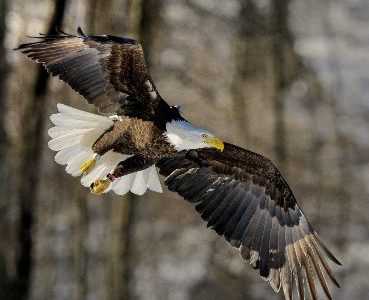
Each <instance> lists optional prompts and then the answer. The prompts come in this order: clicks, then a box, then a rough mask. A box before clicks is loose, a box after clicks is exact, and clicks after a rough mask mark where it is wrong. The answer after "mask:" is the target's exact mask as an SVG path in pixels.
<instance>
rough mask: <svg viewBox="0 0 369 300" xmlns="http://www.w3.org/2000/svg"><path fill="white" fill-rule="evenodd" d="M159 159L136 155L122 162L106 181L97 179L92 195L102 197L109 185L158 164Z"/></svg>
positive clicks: (92, 187) (92, 185)
mask: <svg viewBox="0 0 369 300" xmlns="http://www.w3.org/2000/svg"><path fill="white" fill-rule="evenodd" d="M157 160H158V159H154V158H146V157H144V156H142V155H140V154H136V155H134V156H131V157H129V158H127V159H126V160H123V161H121V162H120V163H119V164H118V165H117V166H116V167H115V168H114V171H113V172H112V173H109V174H108V175H107V176H106V179H96V180H95V181H94V182H93V183H92V184H91V186H90V188H91V193H93V194H96V195H100V194H102V193H103V192H104V191H105V190H106V189H107V188H108V187H109V185H110V184H111V183H112V182H113V181H114V180H115V179H117V178H119V177H122V176H125V175H128V174H131V173H135V172H138V171H141V170H144V169H146V168H148V167H150V166H152V165H153V164H155V163H156V162H157Z"/></svg>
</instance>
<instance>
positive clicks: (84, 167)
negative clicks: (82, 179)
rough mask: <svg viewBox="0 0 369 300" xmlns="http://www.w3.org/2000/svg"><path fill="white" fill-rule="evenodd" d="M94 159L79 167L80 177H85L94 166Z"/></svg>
mask: <svg viewBox="0 0 369 300" xmlns="http://www.w3.org/2000/svg"><path fill="white" fill-rule="evenodd" d="M96 161H97V159H96V157H94V158H91V159H89V160H86V161H85V162H84V163H83V164H82V165H81V167H80V169H81V172H82V175H87V174H88V173H90V172H91V170H92V169H93V168H94V167H95V165H96Z"/></svg>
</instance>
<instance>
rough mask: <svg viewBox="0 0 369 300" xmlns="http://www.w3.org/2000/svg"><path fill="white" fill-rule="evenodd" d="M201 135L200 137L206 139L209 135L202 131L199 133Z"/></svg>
mask: <svg viewBox="0 0 369 300" xmlns="http://www.w3.org/2000/svg"><path fill="white" fill-rule="evenodd" d="M201 137H202V138H204V139H207V138H208V137H209V136H208V135H207V134H206V133H203V134H202V135H201Z"/></svg>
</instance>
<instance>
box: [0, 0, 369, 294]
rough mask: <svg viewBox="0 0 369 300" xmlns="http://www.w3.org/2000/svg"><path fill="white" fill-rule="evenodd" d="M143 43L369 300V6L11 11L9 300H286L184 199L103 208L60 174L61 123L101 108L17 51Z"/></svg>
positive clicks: (158, 68)
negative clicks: (68, 42) (53, 140)
mask: <svg viewBox="0 0 369 300" xmlns="http://www.w3.org/2000/svg"><path fill="white" fill-rule="evenodd" d="M56 26H57V27H59V28H62V29H63V30H64V31H67V32H71V33H74V32H75V31H76V28H77V26H81V27H82V29H84V31H85V32H86V33H91V34H92V33H94V34H106V33H110V34H115V35H125V36H130V37H133V38H136V39H139V40H140V41H141V42H142V44H143V46H144V50H145V53H146V57H147V61H148V63H149V65H150V67H151V72H152V76H153V79H154V81H155V82H156V85H157V87H158V89H159V92H160V93H161V95H162V96H163V97H164V98H165V99H166V100H167V101H168V102H169V103H170V104H179V105H181V106H182V108H183V110H184V112H185V116H186V117H187V118H188V119H190V120H191V121H193V122H194V123H196V124H199V125H200V126H204V127H206V128H208V129H209V130H211V131H212V132H214V133H216V134H217V135H219V136H221V137H223V139H225V140H227V141H229V142H232V143H235V144H239V145H240V146H243V147H246V148H248V149H251V150H253V151H256V152H259V153H262V154H264V155H266V156H268V157H270V158H271V159H272V160H273V161H274V162H275V163H276V164H277V166H278V167H279V168H280V169H281V171H282V173H283V174H284V175H285V176H286V177H287V179H288V182H289V183H290V185H291V187H292V189H293V190H294V192H295V195H296V196H297V198H298V199H299V202H300V204H301V206H302V207H303V209H304V211H305V213H306V214H307V216H308V218H309V220H310V221H311V222H312V223H313V224H314V225H315V227H316V229H317V231H318V233H319V234H320V236H321V237H322V239H323V240H324V241H326V244H327V245H328V246H329V247H330V248H331V249H332V251H333V252H334V253H335V254H336V256H337V257H338V259H339V260H341V261H342V263H343V267H337V268H336V267H335V268H334V270H335V272H336V273H337V274H338V278H339V281H340V282H341V284H342V286H343V287H342V288H341V289H333V288H332V289H333V295H334V299H368V295H369V285H368V275H369V215H368V212H369V201H368V195H369V184H368V182H369V71H368V70H369V2H368V1H367V0H350V1H348V0H324V1H321V0H227V1H221V0H214V1H211V0H178V1H174V0H157V1H156V0H155V1H154V0H91V1H87V0H79V1H77V0H33V1H25V0H13V1H10V0H0V130H1V139H0V177H1V178H0V194H1V195H0V278H1V279H0V298H1V299H58V300H62V299H76V300H82V299H113V300H115V299H127V300H132V299H145V300H146V299H148V300H151V299H154V300H155V299H173V300H187V299H194V300H200V299H219V300H220V299H234V300H238V299H249V300H253V299H281V297H282V296H281V295H276V294H274V292H273V291H272V289H271V288H270V287H269V286H267V283H265V282H264V281H263V280H261V279H260V278H259V276H258V275H257V274H256V272H255V271H253V270H252V269H251V268H250V266H249V265H248V264H246V263H243V262H242V260H241V259H240V257H239V254H238V251H237V250H236V249H233V248H232V247H230V246H229V245H227V244H226V242H225V241H224V240H223V239H222V238H219V237H217V235H216V234H215V233H214V232H212V231H210V230H208V229H207V228H206V226H205V223H204V222H202V221H201V220H200V217H199V216H198V215H197V214H196V213H195V211H194V209H193V207H192V206H191V205H190V204H188V203H186V202H185V201H183V200H181V199H180V198H179V197H178V196H176V195H175V194H172V193H169V192H167V191H165V192H164V194H155V193H153V192H148V193H147V194H146V195H144V196H143V197H140V198H138V197H135V196H132V195H128V196H126V197H117V196H116V195H113V194H112V193H110V194H108V195H106V196H101V197H96V196H91V195H90V193H89V191H88V189H86V188H83V187H82V186H81V185H80V183H79V180H78V179H76V178H72V177H71V176H69V175H68V174H66V173H65V171H64V168H63V167H62V166H60V165H57V164H56V163H55V162H54V159H53V157H54V154H55V153H53V152H52V151H51V150H49V149H48V147H47V141H48V136H47V129H48V128H49V127H50V126H51V125H50V121H49V115H50V114H51V113H53V112H55V111H56V103H57V102H62V103H65V104H69V105H72V106H75V107H78V108H83V109H90V110H91V107H89V106H88V105H87V104H86V103H85V102H84V101H82V98H81V97H80V96H79V95H78V94H76V93H74V92H73V91H72V90H71V89H70V88H69V87H67V86H66V85H65V84H63V83H61V82H59V81H58V80H57V79H51V78H50V77H48V76H46V75H45V72H43V71H42V70H41V69H40V68H38V66H37V65H36V64H34V63H31V62H29V61H28V60H27V59H26V58H25V57H24V56H23V55H21V54H20V53H18V52H15V51H12V48H15V47H16V46H17V45H18V44H19V43H21V42H26V41H29V40H30V39H28V38H27V37H26V35H37V34H38V33H39V32H43V33H47V32H51V31H52V30H53V29H54V28H55V27H56Z"/></svg>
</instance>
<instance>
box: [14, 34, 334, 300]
mask: <svg viewBox="0 0 369 300" xmlns="http://www.w3.org/2000/svg"><path fill="white" fill-rule="evenodd" d="M39 38H40V40H38V41H36V42H32V43H27V44H22V45H20V46H19V47H18V48H17V49H20V50H21V51H22V52H23V53H24V54H26V55H27V56H28V57H29V58H31V59H32V60H35V61H36V62H38V63H40V64H42V65H43V66H44V67H45V68H46V69H47V71H48V72H49V73H51V74H52V75H53V76H57V77H59V78H60V79H61V80H63V81H65V82H66V83H67V84H69V85H70V86H71V87H72V88H73V89H74V90H75V91H77V92H78V93H79V94H81V95H82V96H83V97H84V98H85V99H86V100H87V101H88V102H89V103H90V104H93V105H94V106H95V107H97V108H98V110H99V111H100V112H101V113H104V114H105V115H104V114H103V115H96V114H92V113H89V112H85V111H81V110H78V109H75V108H71V107H68V106H66V105H63V104H58V105H57V108H58V113H56V114H53V115H51V121H52V123H53V124H54V125H55V126H54V127H52V128H51V129H50V130H49V135H50V137H51V140H50V142H49V147H50V148H51V149H52V150H55V151H57V154H56V155H55V161H56V162H57V163H59V164H62V165H67V167H66V171H67V172H68V173H70V174H71V175H73V176H82V177H81V183H82V185H84V186H87V187H90V189H91V192H92V193H94V194H102V193H106V192H108V191H110V190H113V191H114V192H115V193H117V194H120V195H123V194H125V193H127V192H128V191H131V192H133V193H135V194H138V195H142V194H143V193H145V191H146V190H147V189H150V190H152V191H155V192H162V187H161V184H160V181H159V178H158V174H157V168H158V170H159V173H160V174H161V175H164V176H165V177H166V178H165V181H164V182H165V185H166V186H167V187H168V189H169V190H171V191H173V192H177V193H178V194H179V195H180V196H182V197H183V198H184V199H186V200H187V201H189V202H191V203H193V204H194V206H195V209H196V211H197V212H198V213H199V214H200V215H201V217H202V219H204V220H205V221H206V222H207V225H208V226H209V227H211V228H212V229H214V230H215V231H216V232H217V233H218V234H219V235H222V236H224V238H225V239H226V240H227V241H228V242H229V243H230V244H231V245H232V246H234V247H237V248H239V250H240V254H241V257H242V258H243V259H244V260H247V261H249V262H250V264H251V266H252V267H253V268H254V269H257V270H258V271H259V273H260V276H262V277H263V278H264V279H265V280H267V281H268V282H269V283H270V285H271V286H272V288H273V289H274V290H275V291H276V292H278V291H279V290H282V291H283V293H284V296H285V298H286V299H291V298H292V291H293V286H294V284H296V287H297V292H298V295H299V298H300V299H303V298H304V297H305V292H304V290H305V286H307V287H308V290H309V291H310V294H311V296H312V298H313V299H317V290H316V285H315V282H314V277H315V276H317V277H318V280H319V282H320V285H321V286H322V288H323V291H324V292H325V294H326V296H327V297H328V298H329V299H331V295H330V291H329V288H328V284H327V280H326V279H327V278H330V280H331V281H332V282H333V283H334V284H335V285H336V286H337V287H339V284H338V282H337V280H336V279H335V277H334V274H333V272H332V270H331V268H330V267H329V265H328V263H327V258H328V259H330V260H331V261H333V262H334V263H336V264H340V262H339V261H338V260H337V259H336V258H335V257H334V255H333V254H332V253H331V252H330V251H329V250H328V249H327V247H326V246H325V245H324V244H323V242H322V241H321V240H320V238H319V237H318V235H317V233H316V232H315V230H314V228H313V226H312V225H311V224H310V223H309V222H308V221H307V219H306V217H305V215H304V213H303V212H302V210H301V208H300V207H299V205H298V203H297V201H296V199H295V197H294V195H293V193H292V191H291V189H290V187H289V186H288V184H287V182H286V180H285V179H284V178H283V177H282V175H281V173H280V171H279V170H278V169H277V168H276V167H275V166H274V165H273V163H272V162H271V161H270V160H268V159H267V158H265V157H263V156H262V155H259V154H256V153H254V152H251V151H249V150H246V149H242V148H240V147H237V146H234V145H232V144H229V143H225V142H223V141H222V140H221V139H220V138H219V137H217V136H215V135H214V134H212V133H210V132H209V131H208V130H206V129H203V128H200V127H198V126H196V125H194V124H192V123H191V122H189V121H188V120H186V119H185V118H184V117H183V116H182V115H181V112H180V110H179V109H178V107H177V106H170V105H168V103H167V102H165V101H164V100H163V98H162V97H161V96H160V95H159V93H158V91H157V89H156V87H155V85H154V83H153V81H152V79H151V77H150V74H149V71H148V68H147V66H146V63H145V58H144V54H143V50H142V47H141V45H140V44H139V43H138V42H137V41H135V40H132V39H129V38H124V37H116V36H111V35H98V36H96V35H88V36H87V35H85V34H84V33H83V32H82V31H81V29H80V28H79V29H78V32H77V35H70V34H66V33H64V32H61V31H60V32H58V33H57V34H56V35H51V36H45V35H41V36H40V37H39ZM106 114H108V115H106Z"/></svg>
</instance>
